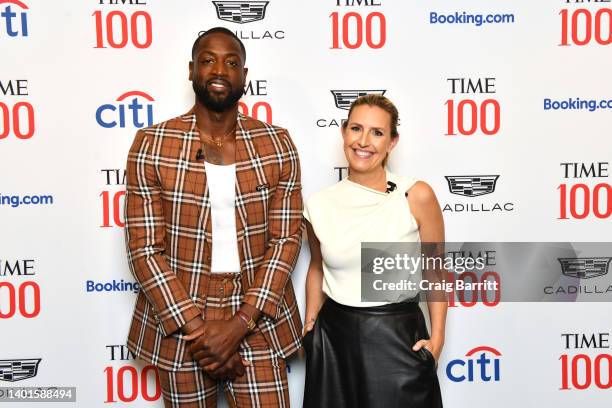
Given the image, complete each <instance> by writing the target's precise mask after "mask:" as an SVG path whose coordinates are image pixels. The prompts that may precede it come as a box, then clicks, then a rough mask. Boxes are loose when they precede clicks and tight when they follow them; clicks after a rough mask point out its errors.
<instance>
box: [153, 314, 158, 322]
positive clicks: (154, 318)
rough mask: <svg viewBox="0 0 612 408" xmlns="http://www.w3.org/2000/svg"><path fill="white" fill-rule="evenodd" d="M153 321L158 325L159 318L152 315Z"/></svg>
mask: <svg viewBox="0 0 612 408" xmlns="http://www.w3.org/2000/svg"><path fill="white" fill-rule="evenodd" d="M153 320H155V321H156V322H157V323H159V316H158V315H156V314H154V315H153Z"/></svg>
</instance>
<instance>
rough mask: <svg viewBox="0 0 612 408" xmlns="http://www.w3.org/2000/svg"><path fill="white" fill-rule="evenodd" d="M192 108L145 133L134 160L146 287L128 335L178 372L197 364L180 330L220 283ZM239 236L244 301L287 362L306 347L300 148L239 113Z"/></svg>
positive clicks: (130, 205) (134, 266)
mask: <svg viewBox="0 0 612 408" xmlns="http://www.w3.org/2000/svg"><path fill="white" fill-rule="evenodd" d="M200 143H201V142H200V138H199V134H198V130H197V128H196V118H195V114H194V113H193V110H191V111H190V112H188V113H186V114H185V115H182V116H179V117H177V118H174V119H171V120H169V121H166V122H162V123H160V124H157V125H154V126H152V127H149V128H144V129H141V130H139V131H138V132H137V134H136V137H135V139H134V142H133V144H132V147H131V149H130V152H129V156H128V162H127V169H126V170H127V183H126V184H127V185H126V190H127V192H126V199H125V235H126V243H127V253H128V261H129V262H128V263H129V265H130V269H131V271H132V274H133V275H134V277H135V278H136V280H137V281H138V282H139V283H140V285H141V288H142V289H141V291H140V293H139V294H138V297H137V299H136V306H135V310H134V316H133V319H132V324H131V327H130V332H129V335H128V342H127V344H128V347H129V348H130V350H131V351H132V352H133V353H134V354H135V355H136V356H139V357H140V358H142V359H144V360H145V361H148V362H150V363H152V364H155V365H157V366H158V367H160V368H163V369H165V370H169V371H175V370H181V369H184V370H191V369H193V367H194V362H193V361H191V358H190V356H189V353H188V352H187V351H186V342H185V340H184V339H183V336H182V334H181V331H180V330H179V329H180V327H181V326H183V325H184V324H185V323H186V322H188V321H189V320H191V319H193V318H194V317H195V316H197V315H198V314H200V313H201V311H202V310H203V307H204V305H205V303H206V289H207V286H208V282H209V279H210V276H211V272H210V265H211V254H212V248H211V244H212V227H211V207H210V200H209V196H208V188H207V185H206V172H205V168H204V162H203V161H201V160H200V161H197V160H196V159H195V157H196V152H197V151H198V149H199V148H200ZM236 229H237V238H238V253H239V255H240V264H241V274H240V275H241V279H242V287H243V288H244V291H245V293H244V297H243V299H242V300H243V302H247V303H249V304H251V305H253V306H254V307H256V308H258V309H259V310H261V311H262V312H263V317H262V318H261V319H259V320H258V322H257V324H258V327H259V329H260V331H261V332H262V334H263V335H264V337H265V339H266V340H267V342H268V344H269V345H270V347H271V348H272V350H274V352H275V353H276V354H277V355H278V356H279V357H282V358H285V357H287V356H289V355H290V354H292V353H293V352H294V351H296V350H297V349H298V348H300V347H301V330H302V329H301V327H302V326H301V320H300V316H299V313H298V309H297V303H296V300H295V294H294V291H293V286H292V284H291V279H290V274H291V271H292V269H293V267H294V265H295V262H296V260H297V257H298V254H299V249H300V245H301V238H302V230H303V223H302V195H301V182H300V165H299V159H298V155H297V151H296V149H295V146H294V145H293V142H292V141H291V138H290V137H289V134H288V133H287V131H286V130H284V129H282V128H279V127H275V126H271V125H268V124H266V123H263V122H260V121H257V120H255V119H252V118H249V117H247V116H243V115H239V117H238V126H237V128H236Z"/></svg>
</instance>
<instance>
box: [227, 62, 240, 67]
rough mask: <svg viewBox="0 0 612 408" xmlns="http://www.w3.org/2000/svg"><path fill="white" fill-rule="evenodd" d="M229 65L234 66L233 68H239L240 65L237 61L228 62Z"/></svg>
mask: <svg viewBox="0 0 612 408" xmlns="http://www.w3.org/2000/svg"><path fill="white" fill-rule="evenodd" d="M227 64H228V65H230V66H232V67H237V66H238V63H237V62H236V61H227Z"/></svg>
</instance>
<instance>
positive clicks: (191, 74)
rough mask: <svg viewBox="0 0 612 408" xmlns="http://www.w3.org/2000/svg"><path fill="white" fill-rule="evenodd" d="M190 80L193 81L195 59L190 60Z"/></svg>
mask: <svg viewBox="0 0 612 408" xmlns="http://www.w3.org/2000/svg"><path fill="white" fill-rule="evenodd" d="M189 80H190V81H193V61H189Z"/></svg>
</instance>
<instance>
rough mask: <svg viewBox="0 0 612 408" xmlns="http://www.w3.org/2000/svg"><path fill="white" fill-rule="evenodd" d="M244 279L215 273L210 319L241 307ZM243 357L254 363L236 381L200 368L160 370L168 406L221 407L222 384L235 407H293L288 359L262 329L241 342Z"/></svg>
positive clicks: (208, 304)
mask: <svg viewBox="0 0 612 408" xmlns="http://www.w3.org/2000/svg"><path fill="white" fill-rule="evenodd" d="M243 297H244V294H243V290H242V282H241V278H240V276H239V275H238V274H214V275H212V276H211V278H210V280H209V284H208V294H207V296H206V306H205V311H204V316H205V319H206V320H227V319H230V318H231V317H232V316H233V315H234V313H236V311H237V310H238V308H239V307H240V304H241V303H242V298H243ZM239 353H240V356H241V357H242V358H243V359H246V360H248V361H250V362H251V365H250V366H248V367H246V372H245V374H244V375H243V376H241V377H238V378H236V379H235V380H234V381H222V382H220V383H217V381H216V380H213V379H211V378H210V377H208V376H207V375H206V374H205V373H204V372H203V371H202V370H201V369H200V368H199V367H194V368H193V369H192V370H190V371H166V370H163V369H160V370H159V377H160V383H161V387H162V392H163V396H164V401H165V403H166V406H169V407H172V408H187V407H189V408H191V407H194V408H195V407H198V408H204V407H206V408H208V407H216V406H217V388H218V385H222V386H223V389H224V391H225V395H226V397H227V400H228V401H229V403H230V406H232V407H274V408H279V407H289V387H288V383H287V366H286V365H285V360H284V359H283V358H281V357H279V356H277V355H276V353H275V352H274V351H273V350H272V349H270V346H269V345H268V343H267V342H266V340H265V338H264V337H263V335H262V334H261V332H260V331H259V330H257V329H256V331H255V332H254V333H252V334H250V335H249V336H247V337H246V338H245V339H244V340H243V341H242V343H241V344H240V349H239Z"/></svg>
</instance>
